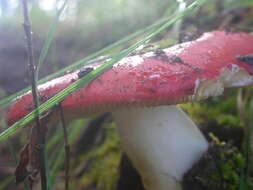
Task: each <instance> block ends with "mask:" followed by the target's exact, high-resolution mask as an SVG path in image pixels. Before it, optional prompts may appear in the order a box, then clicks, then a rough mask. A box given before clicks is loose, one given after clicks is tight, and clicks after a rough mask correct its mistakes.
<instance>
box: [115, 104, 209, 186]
mask: <svg viewBox="0 0 253 190" xmlns="http://www.w3.org/2000/svg"><path fill="white" fill-rule="evenodd" d="M112 114H113V117H114V119H115V121H116V123H117V125H118V132H119V135H120V137H121V144H122V148H123V149H124V151H125V152H126V153H127V155H128V156H129V158H130V160H131V161H132V163H133V165H134V166H135V168H136V169H137V170H138V171H139V173H140V174H141V176H142V181H143V183H144V186H145V188H146V190H180V189H181V185H180V181H181V180H182V178H183V175H184V174H185V173H186V172H187V171H188V170H189V169H190V168H191V167H192V166H193V164H194V163H195V162H197V161H198V160H199V159H200V158H201V156H202V154H203V153H204V152H206V151H207V149H208V142H207V141H206V139H205V138H204V136H203V135H202V133H201V132H200V131H199V129H198V128H197V126H196V125H195V124H194V123H193V122H192V120H191V119H190V118H189V117H188V116H187V115H186V114H185V113H184V112H183V111H182V110H181V109H180V108H178V107H177V106H173V105H170V106H157V107H149V108H148V107H144V108H140V107H139V108H125V109H120V110H116V111H114V112H113V113H112Z"/></svg>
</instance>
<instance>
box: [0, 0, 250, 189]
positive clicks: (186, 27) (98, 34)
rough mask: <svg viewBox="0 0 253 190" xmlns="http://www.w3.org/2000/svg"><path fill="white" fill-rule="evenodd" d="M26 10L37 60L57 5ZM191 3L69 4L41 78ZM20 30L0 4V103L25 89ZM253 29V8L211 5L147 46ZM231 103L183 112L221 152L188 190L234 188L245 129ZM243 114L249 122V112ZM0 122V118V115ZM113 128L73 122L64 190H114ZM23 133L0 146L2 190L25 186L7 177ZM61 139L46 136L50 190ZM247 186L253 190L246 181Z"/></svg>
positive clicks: (105, 122) (16, 8)
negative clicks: (67, 189) (67, 185)
mask: <svg viewBox="0 0 253 190" xmlns="http://www.w3.org/2000/svg"><path fill="white" fill-rule="evenodd" d="M30 2H31V6H30V7H29V9H30V18H31V22H32V29H33V34H34V36H33V38H34V49H35V56H36V60H38V57H39V55H40V52H41V48H42V44H43V42H44V40H46V38H47V34H48V32H49V28H50V24H51V22H52V20H53V19H54V16H55V14H56V9H57V7H59V6H60V5H61V4H62V2H63V1H61V0H59V1H56V0H30ZM190 2H193V0H187V1H183V0H69V1H68V3H67V7H66V9H65V10H64V12H63V14H62V16H61V17H60V22H59V24H58V26H57V33H56V35H55V37H54V40H53V44H52V47H51V48H50V51H49V54H48V56H47V58H46V62H45V64H44V65H43V67H42V69H41V72H40V77H43V76H46V75H48V74H50V73H53V72H55V71H58V70H59V69H60V68H63V67H65V66H67V65H70V64H71V63H73V62H75V61H78V60H80V59H82V58H84V57H85V56H87V55H90V54H91V53H93V52H97V51H98V50H100V49H102V48H103V47H106V46H108V45H110V44H112V43H113V42H116V41H118V40H120V39H122V38H123V37H125V36H127V35H129V34H131V33H133V32H135V31H137V30H138V29H143V28H144V27H146V26H148V25H150V24H152V23H154V22H155V21H157V20H158V19H160V18H161V17H162V16H164V15H173V14H174V13H177V12H180V11H182V10H183V9H184V7H185V4H189V3H190ZM22 23H23V13H22V6H21V4H20V1H19V0H0V98H1V97H5V96H7V95H10V94H12V93H14V92H17V91H19V90H21V89H23V88H25V87H26V86H28V84H29V77H28V72H27V55H26V41H25V35H24V31H23V27H22ZM252 28H253V1H252V0H211V1H207V2H206V3H205V4H204V6H202V7H201V8H199V9H198V10H197V11H196V12H194V13H192V14H189V15H187V16H186V17H185V18H184V19H182V20H181V21H180V22H178V23H177V24H175V25H174V26H173V27H171V28H169V29H167V30H166V31H165V32H163V33H161V34H159V35H158V36H157V37H156V38H155V39H154V40H152V41H151V43H154V44H156V45H158V46H161V47H166V46H170V45H172V44H175V43H178V42H182V41H187V40H190V39H195V38H196V37H197V36H199V35H200V34H202V33H203V32H205V31H211V30H217V29H220V30H229V31H246V32H252ZM139 39H141V37H139ZM131 43H132V41H130V42H128V43H124V44H123V45H122V47H118V48H117V49H114V50H113V51H112V52H111V53H114V52H117V51H118V50H120V49H123V48H126V47H128V46H129V45H130V44H131ZM243 95H244V96H243V97H244V99H245V102H249V100H250V97H251V89H250V88H248V89H246V90H245V92H243ZM237 98H238V91H237V90H228V91H227V92H226V93H225V95H224V96H222V97H217V98H212V99H209V100H207V101H203V102H198V103H189V104H185V105H183V106H182V107H183V109H184V110H185V111H186V112H188V113H189V115H190V116H191V117H192V118H193V120H195V122H196V123H197V124H198V125H199V126H201V129H202V130H203V131H204V133H205V135H206V137H207V138H208V139H209V140H210V141H214V142H215V143H216V144H218V146H220V149H219V150H220V151H221V152H222V153H221V154H220V155H219V157H218V158H219V159H218V165H219V167H218V168H219V169H218V171H217V170H215V169H213V168H212V167H211V169H210V167H209V166H208V167H209V169H210V170H208V171H209V172H210V173H208V175H207V176H205V175H203V176H202V177H203V179H201V182H200V183H201V185H202V186H201V185H200V186H197V187H195V189H194V190H200V189H201V188H200V187H203V186H204V188H202V189H205V190H217V189H219V188H218V187H217V184H220V183H223V184H222V186H223V189H226V190H235V189H238V187H239V184H240V172H241V171H240V167H243V165H244V164H245V159H244V157H243V154H244V153H243V151H244V150H243V148H242V145H243V132H244V127H245V122H244V121H243V120H242V118H240V117H239V116H240V114H239V112H238V106H237V104H236V99H237ZM245 109H246V112H245V114H246V115H247V114H248V107H247V106H246V108H245ZM0 114H1V116H4V111H2V110H1V109H0ZM247 117H248V115H247ZM115 127H116V126H115V124H114V123H113V121H112V118H111V117H110V115H108V114H107V115H106V116H105V115H103V116H94V118H91V119H85V120H78V121H74V122H73V123H71V124H69V125H68V130H69V139H70V144H71V181H70V183H71V188H70V189H84V190H113V189H116V183H117V180H118V177H119V172H118V166H119V161H120V157H121V148H120V146H119V139H118V136H117V134H116V132H115ZM3 128H4V121H1V124H0V129H1V130H3ZM28 133H29V129H28V128H26V129H24V130H22V131H21V132H20V133H18V135H16V136H15V137H12V138H10V139H9V141H7V142H5V143H1V144H0V190H14V189H15V190H17V189H24V185H23V184H15V182H14V177H13V173H14V170H15V166H16V163H17V160H18V153H19V151H20V150H21V148H22V147H23V146H24V144H25V143H27V134H28ZM211 133H212V135H210V134H211ZM62 136H63V135H62V130H61V127H60V126H54V127H52V128H50V129H49V132H48V136H47V153H48V162H49V167H50V183H51V184H54V186H53V189H56V190H58V189H63V187H64V168H63V164H64V149H63V145H64V143H63V138H62ZM224 143H225V144H226V146H224ZM210 163H211V162H210ZM211 164H213V163H211ZM205 171H206V170H205ZM220 171H222V174H220V173H219V172H220ZM221 178H222V179H223V180H222V182H221V180H220V179H221ZM250 181H251V187H252V173H251V176H250ZM35 182H36V183H35V188H34V189H39V183H37V182H38V179H37V180H36V181H35ZM188 190H189V189H188Z"/></svg>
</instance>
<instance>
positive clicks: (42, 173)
mask: <svg viewBox="0 0 253 190" xmlns="http://www.w3.org/2000/svg"><path fill="white" fill-rule="evenodd" d="M23 14H24V23H23V27H24V31H25V35H26V42H27V51H28V68H29V74H30V79H31V86H32V94H33V102H34V106H35V109H37V108H38V107H39V98H38V91H37V81H36V78H35V73H36V69H37V68H36V65H35V59H34V53H33V46H32V45H33V44H32V31H31V24H30V20H29V16H28V7H27V0H23ZM35 127H36V129H37V134H38V137H37V138H38V141H39V158H40V160H39V162H40V163H39V166H40V177H41V189H42V190H47V177H46V167H45V158H44V156H45V149H44V144H45V136H44V135H43V133H41V132H42V130H43V129H42V128H41V123H40V119H39V114H38V112H37V117H36V126H35Z"/></svg>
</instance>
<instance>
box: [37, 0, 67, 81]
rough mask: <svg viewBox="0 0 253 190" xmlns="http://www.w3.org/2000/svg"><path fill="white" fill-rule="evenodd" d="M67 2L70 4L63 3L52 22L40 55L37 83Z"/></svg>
mask: <svg viewBox="0 0 253 190" xmlns="http://www.w3.org/2000/svg"><path fill="white" fill-rule="evenodd" d="M67 2H68V0H65V1H64V2H63V4H62V6H61V7H60V8H59V9H57V10H56V15H55V17H54V19H53V22H52V24H51V26H50V29H49V32H48V35H47V38H46V41H45V43H44V44H43V47H42V50H41V54H40V57H39V61H38V65H37V70H36V73H35V77H36V81H37V80H38V75H39V70H40V68H41V67H42V65H43V64H44V62H45V59H46V57H47V54H48V51H49V48H50V46H51V44H52V41H53V39H54V35H55V33H56V29H57V25H58V23H59V19H60V16H61V14H62V12H63V10H64V9H65V7H66V4H67Z"/></svg>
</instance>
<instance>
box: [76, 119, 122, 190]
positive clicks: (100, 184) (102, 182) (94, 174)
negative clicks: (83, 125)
mask: <svg viewBox="0 0 253 190" xmlns="http://www.w3.org/2000/svg"><path fill="white" fill-rule="evenodd" d="M105 129H106V139H105V141H104V143H103V144H102V145H101V146H98V147H96V148H94V149H93V150H92V151H91V152H89V153H88V154H86V155H84V156H82V157H81V158H79V159H80V160H82V161H81V162H89V168H88V170H87V171H85V173H84V174H83V175H82V177H81V179H78V181H75V182H74V183H73V187H74V186H75V187H77V186H78V185H77V184H80V182H79V180H81V185H82V188H83V189H85V187H87V186H89V185H91V184H94V185H95V186H96V187H97V188H98V189H99V190H112V189H113V188H114V186H115V184H116V181H117V178H118V165H119V161H120V156H121V149H120V147H119V137H118V135H117V133H115V130H116V126H115V124H114V123H110V124H107V125H106V126H105ZM75 184H76V185H75ZM80 188H81V187H80Z"/></svg>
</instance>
